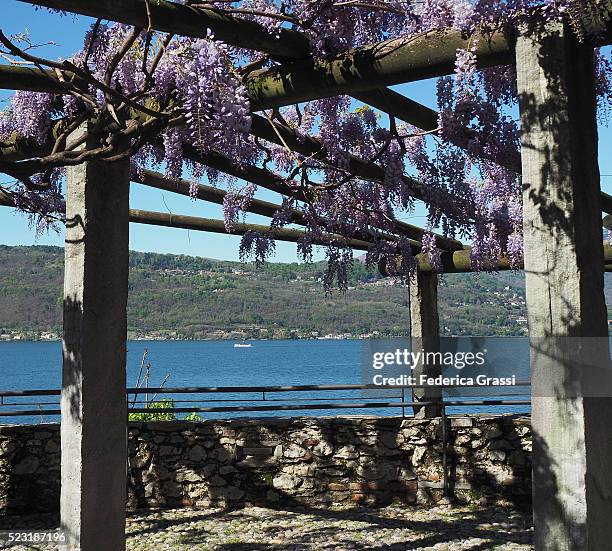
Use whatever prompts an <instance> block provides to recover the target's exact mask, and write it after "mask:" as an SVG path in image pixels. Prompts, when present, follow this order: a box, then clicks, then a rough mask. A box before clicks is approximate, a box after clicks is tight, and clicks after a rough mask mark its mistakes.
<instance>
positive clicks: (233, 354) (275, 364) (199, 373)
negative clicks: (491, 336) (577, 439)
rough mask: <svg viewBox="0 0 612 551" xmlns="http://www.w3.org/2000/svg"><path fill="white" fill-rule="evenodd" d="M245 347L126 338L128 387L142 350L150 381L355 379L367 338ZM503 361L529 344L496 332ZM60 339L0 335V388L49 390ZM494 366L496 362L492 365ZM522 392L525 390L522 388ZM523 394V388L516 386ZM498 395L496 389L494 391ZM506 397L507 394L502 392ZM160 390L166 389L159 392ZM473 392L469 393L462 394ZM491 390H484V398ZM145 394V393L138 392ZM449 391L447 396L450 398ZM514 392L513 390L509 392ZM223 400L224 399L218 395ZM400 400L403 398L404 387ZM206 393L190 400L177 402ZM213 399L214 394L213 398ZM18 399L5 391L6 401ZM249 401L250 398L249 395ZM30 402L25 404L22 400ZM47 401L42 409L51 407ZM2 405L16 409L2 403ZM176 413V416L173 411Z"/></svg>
mask: <svg viewBox="0 0 612 551" xmlns="http://www.w3.org/2000/svg"><path fill="white" fill-rule="evenodd" d="M250 342H251V345H252V346H251V347H250V348H235V347H234V341H130V342H129V343H128V355H127V370H128V386H129V387H134V386H136V381H137V377H138V372H139V370H140V364H141V358H142V355H143V353H144V351H145V349H147V350H148V356H147V360H146V361H147V363H150V365H151V368H150V386H151V387H156V386H159V385H160V384H161V383H162V381H163V380H164V379H165V378H166V376H167V375H169V376H168V378H167V380H166V382H165V387H211V386H214V387H218V386H225V387H227V386H281V385H282V386H285V385H344V384H361V383H362V365H361V364H362V354H363V353H364V350H365V351H366V353H367V350H368V349H367V348H365V349H364V347H368V346H369V344H368V341H359V340H274V341H272V340H270V341H250ZM498 342H500V343H502V345H501V349H502V350H503V351H504V354H503V355H502V356H503V358H506V357H507V358H508V360H507V362H506V360H504V365H505V364H506V363H507V364H508V369H509V371H512V373H515V372H517V373H519V374H522V378H528V374H529V373H528V356H529V351H528V346H527V341H526V339H524V338H513V339H503V340H500V341H498ZM61 360H62V358H61V343H59V342H0V372H1V373H2V379H1V382H0V390H25V389H55V388H59V387H60V385H61ZM498 370H499V368H498ZM527 391H528V390H527ZM522 392H523V394H524V392H525V391H522ZM494 394H497V395H498V396H501V393H497V392H495V393H494ZM392 395H394V396H397V397H399V395H398V393H397V391H394V390H388V391H381V392H380V393H379V394H378V395H377V396H376V397H374V398H372V397H371V395H369V396H367V397H364V395H363V394H362V391H330V392H326V393H325V394H322V393H320V392H318V393H299V394H298V393H291V394H289V393H272V394H269V393H268V394H267V395H266V399H268V400H276V401H274V402H272V403H271V404H269V405H281V404H299V403H316V402H317V401H319V402H321V403H330V402H331V401H333V400H336V401H338V402H340V401H344V402H349V403H356V402H358V403H362V402H364V401H366V400H365V398H370V401H377V402H381V401H389V400H388V399H387V397H389V396H392ZM506 396H507V395H506ZM164 397H166V396H164ZM170 397H172V398H173V399H174V400H175V405H177V406H183V407H189V406H191V405H198V406H228V405H229V406H235V405H243V404H245V401H244V400H245V399H248V400H255V399H259V398H261V394H255V393H253V394H248V395H244V394H242V395H238V394H225V395H223V396H220V395H212V394H207V395H202V394H200V395H178V394H177V395H170ZM478 397H479V396H478V395H475V394H473V393H472V396H470V398H469V399H471V400H474V399H477V398H478ZM494 397H495V396H488V397H487V399H491V398H494ZM143 398H144V397H143ZM455 398H456V397H455V396H453V399H455ZM512 398H513V399H517V397H516V396H514V397H512ZM221 399H222V400H224V401H221ZM406 399H407V400H409V399H410V396H409V392H408V393H407V396H406ZM54 400H55V399H54V398H47V397H45V398H36V399H33V401H34V402H37V403H39V402H43V401H46V402H53V401H54ZM186 400H200V401H201V400H209V401H210V402H208V403H203V402H199V403H197V404H194V403H189V402H184V403H181V401H186ZM212 400H216V401H215V402H212ZM11 401H12V402H13V403H14V402H15V401H20V402H24V401H26V400H25V399H19V400H17V399H14V398H6V399H5V403H6V402H11ZM251 403H252V402H251ZM28 407H29V408H30V409H31V407H32V406H28ZM53 407H54V406H52V405H50V404H48V405H44V406H43V408H46V409H51V408H53ZM1 409H4V410H8V409H17V408H16V407H10V408H9V406H5V407H4V408H0V410H1ZM482 410H486V411H495V412H501V411H521V412H522V411H528V406H486V407H476V406H471V407H469V408H465V407H462V408H449V413H456V412H465V413H468V412H469V413H473V412H476V411H482ZM360 413H361V414H363V413H367V414H375V415H398V414H399V415H401V409H400V408H393V409H389V408H385V409H383V408H376V409H369V410H354V409H345V410H310V411H307V410H304V411H299V412H289V411H276V412H258V413H256V414H253V413H247V412H231V413H228V412H223V413H218V412H216V413H205V414H202V415H203V416H204V417H210V418H213V417H214V418H219V417H235V416H263V415H282V416H288V415H348V414H351V415H353V414H360ZM180 416H182V415H180ZM41 418H42V420H44V421H46V422H48V421H52V420H55V419H56V418H54V417H52V416H49V415H44V414H43V415H42V416H37V417H30V418H27V419H26V418H23V417H21V416H20V417H4V418H3V421H0V422H6V423H16V422H19V423H24V422H40V421H41Z"/></svg>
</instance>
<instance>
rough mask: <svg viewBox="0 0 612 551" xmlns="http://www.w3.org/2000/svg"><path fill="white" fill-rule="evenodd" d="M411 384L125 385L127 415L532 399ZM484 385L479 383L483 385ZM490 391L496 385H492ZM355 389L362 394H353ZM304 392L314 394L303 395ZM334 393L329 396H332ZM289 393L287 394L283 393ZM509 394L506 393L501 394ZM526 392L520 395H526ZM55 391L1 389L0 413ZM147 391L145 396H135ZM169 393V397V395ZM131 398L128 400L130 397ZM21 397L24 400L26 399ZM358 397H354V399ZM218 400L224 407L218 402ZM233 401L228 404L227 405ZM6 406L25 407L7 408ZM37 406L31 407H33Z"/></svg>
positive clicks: (40, 409) (20, 412)
mask: <svg viewBox="0 0 612 551" xmlns="http://www.w3.org/2000/svg"><path fill="white" fill-rule="evenodd" d="M478 386H479V385H470V386H461V387H457V386H443V387H435V388H440V389H442V391H444V389H450V388H452V389H457V388H466V389H467V388H477V387H478ZM529 386H530V383H529V381H517V383H516V385H513V386H501V385H500V386H499V388H501V389H503V390H508V389H516V388H517V387H518V388H521V387H523V388H524V387H529ZM414 388H432V387H431V386H430V387H428V386H427V385H413V386H410V387H382V388H381V387H378V386H373V385H359V384H352V385H300V386H240V387H180V388H169V387H162V388H128V389H126V394H127V399H128V404H129V406H130V407H129V410H128V411H129V413H156V414H158V413H159V414H164V413H170V414H172V413H243V412H253V413H256V412H278V411H308V410H311V411H321V410H347V409H351V410H372V409H397V410H398V411H399V410H401V414H402V416H403V417H405V416H406V408H413V407H418V406H427V405H435V404H440V405H441V406H442V408H441V409H442V411H443V414H442V415H444V410H445V409H446V408H448V407H470V406H472V407H476V406H521V405H529V404H530V403H531V401H530V399H529V398H523V399H504V398H499V399H474V400H465V399H450V398H449V397H444V396H443V398H442V400H441V401H414V400H407V393H409V394H412V392H411V389H414ZM481 388H482V387H481ZM486 388H488V389H491V388H497V387H494V386H492V385H491V386H488V387H486ZM370 391H377V393H376V395H374V396H367V395H364V394H365V393H366V392H370ZM355 392H362V393H363V394H362V395H361V396H355V395H354V393H355ZM306 393H310V394H312V395H307V396H305V394H306ZM332 393H333V394H332ZM338 393H353V395H352V396H339V395H337V394H338ZM287 394H289V396H286V395H287ZM504 394H508V392H506V393H504ZM528 394H529V392H528V391H526V392H525V393H524V395H525V396H527V395H528ZM60 395H61V391H60V390H59V389H50V390H41V389H39V390H12V391H0V417H19V416H22V417H29V416H57V415H60V413H61V411H60V407H59V406H60V404H59V396H60ZM142 395H145V397H146V399H145V400H142V399H139V398H141V397H142ZM160 395H163V396H166V397H167V398H165V399H168V400H172V403H173V407H155V409H151V408H149V407H148V406H149V405H150V404H151V403H152V402H154V401H159V396H160ZM184 395H204V396H200V397H198V398H197V399H193V398H192V399H182V397H183V396H184ZM168 396H170V397H168ZM49 397H57V398H58V399H57V400H53V401H50V400H39V401H36V400H35V398H49ZM130 397H132V398H130ZM24 399H25V401H22V400H24ZM357 400H358V401H357ZM219 404H222V405H219ZM228 404H232V405H228ZM7 407H17V408H29V409H8V410H7V409H5V408H7ZM33 408H35V409H33Z"/></svg>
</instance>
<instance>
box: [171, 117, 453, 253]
mask: <svg viewBox="0 0 612 551" xmlns="http://www.w3.org/2000/svg"><path fill="white" fill-rule="evenodd" d="M254 121H255V124H254V128H253V133H254V134H255V135H257V136H259V137H260V138H262V139H266V140H268V141H274V143H278V144H282V142H283V140H284V141H286V143H287V142H289V143H287V145H289V147H290V148H293V146H294V145H295V147H296V150H297V151H299V152H301V153H303V154H305V155H310V154H315V153H316V152H317V151H319V152H323V153H324V150H323V149H322V146H321V144H320V143H319V142H317V141H316V140H314V139H313V138H309V139H307V140H304V141H300V140H299V139H298V138H297V136H296V135H295V134H294V133H293V132H292V131H291V130H290V129H288V128H287V127H279V126H277V130H279V133H280V134H281V136H282V140H281V139H280V138H279V137H278V135H277V134H276V133H275V132H274V130H273V129H272V127H271V125H270V122H269V121H267V120H266V119H264V118H263V117H259V116H257V115H255V116H254ZM183 154H184V155H185V157H187V158H188V159H190V160H192V161H195V162H198V163H201V164H204V165H206V166H210V167H212V168H215V169H217V170H220V171H221V172H225V173H226V174H230V175H232V176H235V177H236V178H240V179H242V180H246V181H249V182H253V183H254V184H257V185H260V186H261V187H264V188H266V189H269V190H271V191H274V192H276V193H280V194H282V195H293V196H295V197H297V198H298V199H299V200H302V201H303V200H304V199H305V197H304V195H303V193H301V192H300V191H297V192H294V193H291V191H292V189H291V186H290V185H288V184H287V182H286V180H284V179H282V178H280V177H279V176H277V175H275V174H274V173H272V172H270V171H268V170H266V169H263V168H259V167H255V166H253V165H248V164H245V165H242V166H238V165H236V164H235V163H233V162H232V161H231V160H230V159H228V158H227V157H224V156H223V155H220V154H219V153H216V152H214V151H208V152H206V153H201V152H199V151H198V150H197V149H196V148H195V147H193V146H192V145H188V144H183ZM349 166H350V169H351V171H352V170H353V168H355V169H356V170H359V169H360V170H361V172H360V173H361V174H364V177H367V178H368V179H374V180H377V181H383V180H384V169H383V168H382V167H379V166H378V165H371V164H368V163H366V162H364V161H361V159H358V158H357V157H353V156H351V157H350V160H349ZM366 174H367V175H368V176H365V175H366ZM406 178H408V177H406ZM409 180H410V183H414V184H415V185H417V184H419V185H421V184H420V183H419V182H418V181H417V180H414V179H412V178H410V179H409ZM423 187H424V186H423ZM420 197H423V195H421V196H420ZM394 225H395V231H396V232H397V233H398V234H400V235H404V236H406V237H408V238H410V239H412V240H414V241H417V242H419V243H420V241H421V240H422V239H423V234H424V233H425V231H424V230H423V229H422V228H419V227H418V226H414V225H412V224H408V223H406V222H402V221H400V220H395V221H394ZM434 237H435V239H436V244H437V245H438V247H440V248H441V249H444V250H450V251H454V250H460V249H463V243H461V242H460V241H457V240H455V239H450V238H448V237H444V236H443V235H439V234H434Z"/></svg>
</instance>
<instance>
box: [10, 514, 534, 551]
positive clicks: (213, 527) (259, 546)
mask: <svg viewBox="0 0 612 551" xmlns="http://www.w3.org/2000/svg"><path fill="white" fill-rule="evenodd" d="M8 528H21V529H25V528H27V529H30V530H34V529H39V530H42V529H47V530H49V529H54V528H57V518H53V517H50V516H46V517H45V516H40V515H39V516H37V517H29V518H26V517H4V518H0V530H6V529H8ZM127 534H128V544H127V548H128V550H133V551H136V550H139V551H164V550H177V551H179V550H180V551H187V550H196V549H197V550H210V551H213V550H214V551H317V550H319V551H323V550H326V551H332V550H334V551H336V550H338V551H339V550H347V551H348V550H364V551H365V550H376V551H378V550H389V551H404V550H406V551H407V550H413V551H416V550H425V549H433V550H436V551H442V550H445V551H452V550H471V551H484V550H486V549H496V550H517V551H518V550H521V551H522V550H531V549H533V546H532V545H531V541H532V534H533V529H532V527H531V518H530V515H528V514H526V513H525V514H523V513H518V512H516V511H514V510H509V509H500V508H494V507H484V508H475V507H450V506H439V507H435V508H429V509H424V508H405V507H395V506H394V507H387V508H385V509H363V510H357V511H355V510H351V511H336V510H333V509H328V510H313V509H304V510H295V511H290V512H288V511H276V510H272V509H265V508H260V507H249V508H245V509H239V510H235V511H218V510H195V509H176V510H164V511H155V512H152V511H141V512H137V513H133V514H132V515H130V517H129V519H128V522H127ZM10 549H11V551H24V550H26V549H28V550H34V549H41V550H42V549H45V550H46V549H55V546H52V545H51V546H50V545H46V546H37V547H31V546H30V547H25V546H15V547H11V548H10Z"/></svg>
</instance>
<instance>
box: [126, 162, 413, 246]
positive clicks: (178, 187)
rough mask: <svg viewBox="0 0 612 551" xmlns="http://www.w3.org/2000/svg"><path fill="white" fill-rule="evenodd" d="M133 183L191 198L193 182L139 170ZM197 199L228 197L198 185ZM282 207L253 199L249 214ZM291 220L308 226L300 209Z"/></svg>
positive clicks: (367, 238)
mask: <svg viewBox="0 0 612 551" xmlns="http://www.w3.org/2000/svg"><path fill="white" fill-rule="evenodd" d="M132 181H134V182H137V183H140V184H143V185H146V186H149V187H154V188H156V189H162V190H164V191H169V192H171V193H178V194H180V195H185V196H189V195H190V188H191V185H192V182H190V181H189V180H185V179H182V178H169V177H167V176H165V175H164V174H161V173H160V172H155V171H153V170H148V169H139V170H138V171H137V173H136V174H135V175H134V176H133V177H132ZM195 190H196V197H197V198H198V199H202V200H204V201H209V202H211V203H215V204H218V205H222V204H223V202H224V200H225V197H226V196H227V192H226V191H225V190H222V189H219V188H216V187H213V186H207V185H204V184H196V187H195ZM281 208H282V207H281V205H278V204H276V203H271V202H269V201H262V200H261V199H255V198H253V199H251V200H250V201H249V204H248V208H247V209H246V210H247V212H252V213H254V214H260V215H262V216H267V217H270V218H271V217H273V216H274V215H275V214H276V213H277V212H278V211H279V210H281ZM289 212H290V219H289V222H290V223H291V224H298V225H300V226H306V225H307V222H306V218H305V217H304V213H303V212H302V211H300V210H298V209H290V211H289ZM320 223H321V225H322V226H323V227H326V228H327V229H328V230H331V228H330V227H329V223H328V222H327V221H326V220H324V219H320ZM351 237H355V238H356V239H362V240H364V241H370V240H372V239H374V238H376V237H378V238H381V239H386V240H388V241H391V242H393V241H397V239H398V236H397V235H391V234H388V233H384V232H370V233H367V234H366V233H361V234H354V235H352V236H351ZM408 241H409V243H410V244H411V245H412V247H413V248H414V249H415V251H416V250H419V249H420V248H421V243H420V242H419V241H416V240H413V239H409V240H408Z"/></svg>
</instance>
